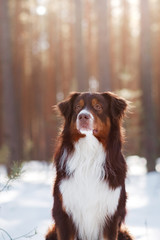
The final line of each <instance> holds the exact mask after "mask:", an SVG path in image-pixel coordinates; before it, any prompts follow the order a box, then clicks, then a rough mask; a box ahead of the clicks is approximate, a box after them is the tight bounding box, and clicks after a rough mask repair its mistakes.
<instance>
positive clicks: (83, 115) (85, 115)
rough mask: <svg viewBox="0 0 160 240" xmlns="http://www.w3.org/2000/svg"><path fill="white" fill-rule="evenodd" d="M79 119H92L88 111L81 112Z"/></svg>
mask: <svg viewBox="0 0 160 240" xmlns="http://www.w3.org/2000/svg"><path fill="white" fill-rule="evenodd" d="M78 118H79V120H89V119H90V115H89V114H88V113H81V114H80V115H79V116H78Z"/></svg>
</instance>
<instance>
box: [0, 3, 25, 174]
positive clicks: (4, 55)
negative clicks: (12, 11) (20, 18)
mask: <svg viewBox="0 0 160 240" xmlns="http://www.w3.org/2000/svg"><path fill="white" fill-rule="evenodd" d="M7 2H8V1H6V0H0V58H1V66H2V69H1V71H2V90H3V91H2V108H3V136H4V142H5V144H6V145H7V147H8V149H9V156H8V173H10V167H11V165H12V164H13V163H14V162H15V161H19V160H20V144H19V138H18V117H17V109H16V102H15V91H14V76H13V68H12V53H11V42H10V39H11V36H10V33H11V31H10V22H9V13H8V5H7Z"/></svg>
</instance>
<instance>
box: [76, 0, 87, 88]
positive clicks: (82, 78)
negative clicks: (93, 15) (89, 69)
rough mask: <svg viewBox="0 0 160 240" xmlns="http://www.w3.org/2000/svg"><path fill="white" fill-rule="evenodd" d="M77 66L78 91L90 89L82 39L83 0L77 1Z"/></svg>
mask: <svg viewBox="0 0 160 240" xmlns="http://www.w3.org/2000/svg"><path fill="white" fill-rule="evenodd" d="M75 66H76V80H77V85H78V91H86V90H87V89H88V79H87V74H86V67H85V57H84V44H83V37H82V0H75Z"/></svg>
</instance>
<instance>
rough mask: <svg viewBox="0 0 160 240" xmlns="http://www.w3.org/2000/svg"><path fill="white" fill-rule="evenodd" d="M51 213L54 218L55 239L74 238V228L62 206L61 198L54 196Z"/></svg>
mask: <svg viewBox="0 0 160 240" xmlns="http://www.w3.org/2000/svg"><path fill="white" fill-rule="evenodd" d="M52 215H53V218H54V220H55V231H56V235H57V240H74V236H75V230H74V226H73V223H72V220H71V218H70V217H69V216H68V214H67V213H66V212H65V210H64V209H63V208H62V200H61V199H60V198H58V197H56V196H55V197H54V206H53V210H52Z"/></svg>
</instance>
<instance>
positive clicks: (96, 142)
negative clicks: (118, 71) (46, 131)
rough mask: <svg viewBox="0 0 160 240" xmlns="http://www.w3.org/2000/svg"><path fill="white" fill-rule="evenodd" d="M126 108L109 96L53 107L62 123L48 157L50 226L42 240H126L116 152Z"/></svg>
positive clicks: (75, 97) (78, 96)
mask: <svg viewBox="0 0 160 240" xmlns="http://www.w3.org/2000/svg"><path fill="white" fill-rule="evenodd" d="M126 107H127V102H126V101H125V100H124V99H123V98H120V97H118V96H117V95H115V94H113V93H111V92H104V93H89V92H86V93H79V92H74V93H71V94H70V95H69V97H68V98H67V99H66V100H64V101H62V102H60V103H59V104H58V105H57V109H58V110H59V111H60V113H61V115H62V116H63V117H64V125H63V127H62V130H61V133H60V135H59V138H58V142H57V148H56V152H55V156H54V163H55V166H56V172H57V174H56V179H55V184H54V190H53V197H54V205H53V209H52V215H53V219H54V221H55V224H54V225H53V227H52V228H51V229H50V230H49V232H48V233H47V235H46V240H132V239H133V238H132V236H131V235H130V234H129V232H128V231H127V230H126V229H123V223H124V220H125V216H126V199H127V194H126V190H125V178H126V171H127V166H126V162H125V160H124V157H123V155H122V152H121V147H122V143H123V134H122V126H121V125H122V124H121V122H122V118H123V116H124V113H125V110H126Z"/></svg>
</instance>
